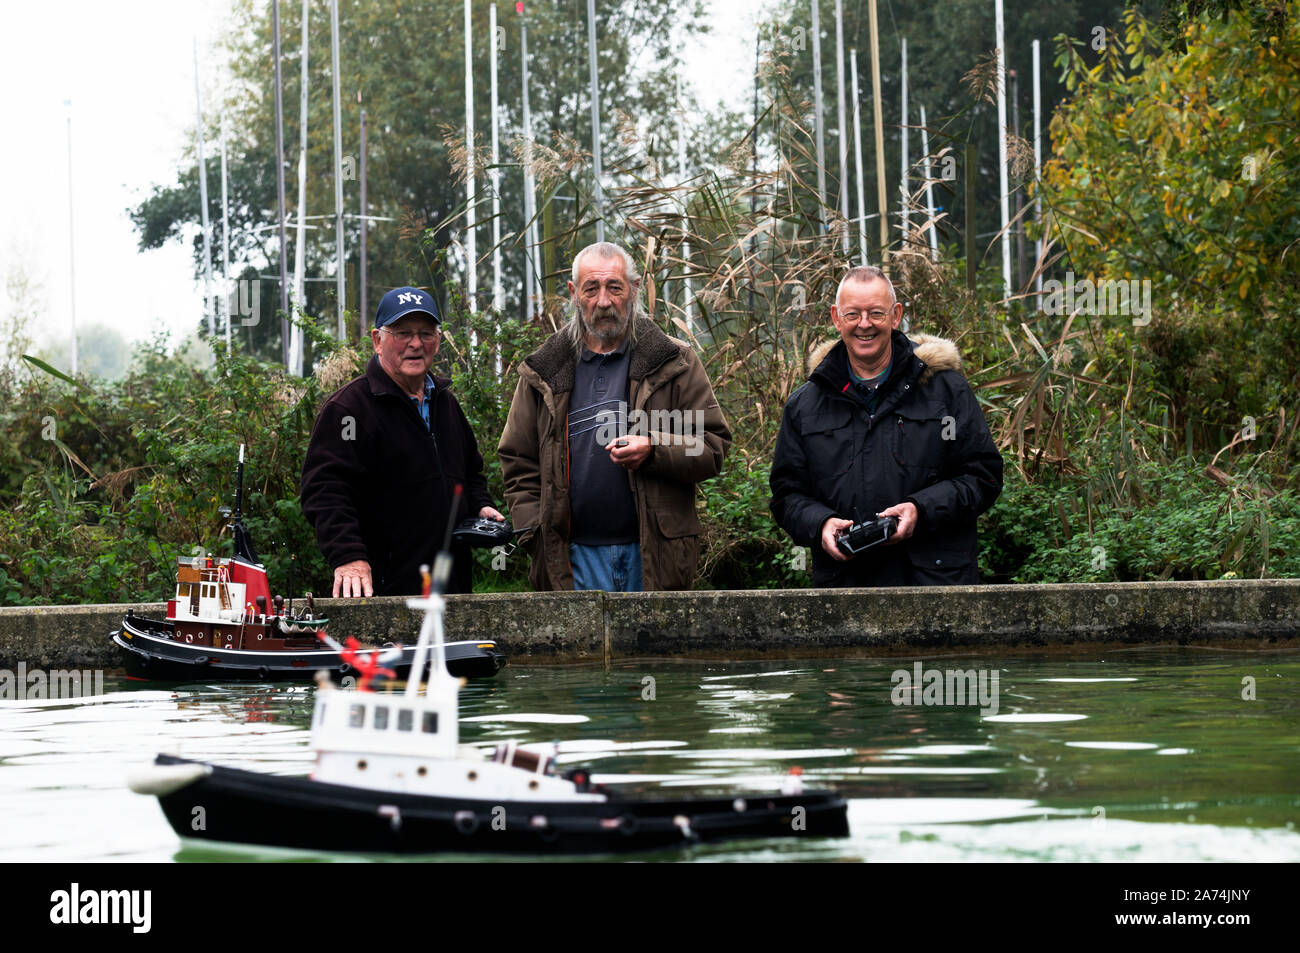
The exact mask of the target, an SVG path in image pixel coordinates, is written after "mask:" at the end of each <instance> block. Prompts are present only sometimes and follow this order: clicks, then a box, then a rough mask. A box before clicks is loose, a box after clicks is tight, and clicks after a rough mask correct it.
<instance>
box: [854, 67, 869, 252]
mask: <svg viewBox="0 0 1300 953" xmlns="http://www.w3.org/2000/svg"><path fill="white" fill-rule="evenodd" d="M849 67H850V71H851V72H852V74H853V155H854V158H855V160H856V161H855V164H856V165H857V168H858V248H859V251H860V253H861V256H862V264H864V265H867V264H870V262H869V261H868V260H867V183H866V179H865V178H864V177H863V175H862V106H861V94H860V93H859V92H858V51H857V50H850V51H849Z"/></svg>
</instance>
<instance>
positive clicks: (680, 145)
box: [677, 0, 816, 334]
mask: <svg viewBox="0 0 1300 953" xmlns="http://www.w3.org/2000/svg"><path fill="white" fill-rule="evenodd" d="M813 2H814V3H816V0H813ZM677 175H678V177H679V178H680V181H681V183H682V185H683V186H685V184H686V110H685V108H684V107H683V106H682V78H681V77H680V76H678V77H677ZM687 200H688V196H687V197H683V199H682V233H683V235H685V234H686V232H687V227H688V225H689V223H690V217H689V216H688V215H687V214H686V202H687ZM682 267H683V269H684V272H683V277H682V310H683V311H684V312H685V318H686V329H687V330H688V331H690V332H691V333H692V334H694V333H695V320H694V319H695V303H694V301H693V300H692V296H693V292H692V291H691V279H690V274H691V243H690V242H689V241H687V240H686V239H685V238H683V239H682Z"/></svg>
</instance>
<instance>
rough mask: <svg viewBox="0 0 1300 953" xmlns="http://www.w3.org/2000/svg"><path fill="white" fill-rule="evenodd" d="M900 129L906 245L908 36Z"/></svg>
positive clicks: (900, 185) (908, 225)
mask: <svg viewBox="0 0 1300 953" xmlns="http://www.w3.org/2000/svg"><path fill="white" fill-rule="evenodd" d="M898 131H899V137H900V139H901V145H902V149H901V150H900V157H901V159H902V162H901V165H902V167H903V168H902V172H901V174H900V175H899V178H898V191H899V192H900V193H901V194H902V197H903V209H902V215H901V216H900V217H901V219H902V223H903V241H902V245H903V246H905V245H906V244H907V232H908V229H909V228H911V227H912V218H911V216H910V215H909V214H908V211H907V205H908V199H909V198H911V195H910V194H909V191H908V182H907V171H908V161H907V160H908V156H907V37H903V121H902V123H901V124H900V125H899V127H898ZM900 247H901V246H900Z"/></svg>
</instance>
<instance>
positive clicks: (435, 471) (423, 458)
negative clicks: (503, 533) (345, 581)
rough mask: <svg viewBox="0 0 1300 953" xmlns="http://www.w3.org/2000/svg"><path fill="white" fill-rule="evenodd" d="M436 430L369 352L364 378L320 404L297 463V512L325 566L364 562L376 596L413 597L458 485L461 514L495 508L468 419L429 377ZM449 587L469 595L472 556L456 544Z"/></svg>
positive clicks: (444, 383)
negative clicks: (299, 470) (311, 532)
mask: <svg viewBox="0 0 1300 953" xmlns="http://www.w3.org/2000/svg"><path fill="white" fill-rule="evenodd" d="M435 384H436V387H435V390H434V392H433V395H432V397H431V399H430V405H429V418H430V422H431V423H432V433H430V432H429V430H428V429H426V428H425V426H424V421H423V420H421V419H420V412H419V411H418V410H416V408H415V405H414V403H412V401H411V399H410V397H408V396H407V395H406V394H405V393H404V392H403V391H402V390H401V388H399V387H398V386H397V383H396V382H395V381H394V380H393V379H392V378H391V377H389V376H388V374H386V373H385V372H384V369H383V368H382V367H380V366H379V360H378V358H375V357H372V358H371V359H370V363H369V364H367V365H366V372H365V374H363V375H362V376H361V377H358V378H357V379H356V380H354V381H352V382H351V383H349V384H347V385H346V386H345V387H343V388H341V389H340V390H339V391H338V392H337V393H335V394H334V396H332V397H331V398H330V399H329V400H328V401H326V402H325V406H324V407H322V408H321V412H320V415H319V416H318V417H317V418H316V426H315V427H314V428H313V430H312V435H311V444H310V445H309V446H308V448H307V456H306V458H305V459H304V460H303V465H302V486H301V500H302V512H303V515H304V516H305V517H306V518H307V521H308V522H309V523H311V525H312V527H313V528H314V529H315V531H316V542H317V544H318V545H319V546H320V549H321V552H322V553H324V554H325V558H326V559H327V560H329V564H330V567H331V568H337V567H338V566H341V565H343V564H344V563H349V562H353V561H354V560H358V559H364V560H366V561H367V562H368V563H370V571H371V574H372V576H373V578H374V586H375V594H376V595H415V594H418V593H419V591H420V574H419V568H420V565H421V564H422V563H427V564H428V565H429V566H432V565H433V558H434V556H435V555H436V554H437V552H438V549H439V547H441V545H442V540H443V536H444V534H445V532H446V529H447V520H448V517H449V515H450V509H451V499H452V490H453V488H454V487H455V485H456V484H458V483H459V484H461V485H462V486H463V487H464V498H463V500H462V501H461V505H460V511H459V512H458V513H457V517H456V518H457V520H458V521H459V520H461V519H464V518H465V517H466V516H477V515H478V512H479V510H480V509H482V508H483V507H484V506H492V505H494V504H493V502H492V498H491V496H489V495H488V490H487V480H486V479H485V478H484V476H483V457H482V456H481V455H480V454H479V452H478V444H477V442H476V441H475V440H474V434H473V433H471V432H470V428H469V421H467V420H466V419H465V414H464V412H463V411H462V410H461V408H460V404H459V403H457V401H456V398H455V397H453V396H452V394H451V392H450V390H449V389H448V388H449V386H450V384H451V382H450V381H449V380H447V379H446V378H436V379H435ZM453 553H454V555H455V562H454V564H453V568H452V574H451V580H450V584H449V587H448V591H449V592H470V591H471V589H472V584H473V578H472V565H473V563H472V559H471V557H470V552H469V550H468V549H466V548H463V547H455V548H453Z"/></svg>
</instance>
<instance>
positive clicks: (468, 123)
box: [465, 0, 478, 343]
mask: <svg viewBox="0 0 1300 953" xmlns="http://www.w3.org/2000/svg"><path fill="white" fill-rule="evenodd" d="M477 224H478V223H477V222H476V221H475V209H474V30H473V20H472V17H471V13H470V0H465V258H466V262H465V294H466V297H467V298H468V299H469V300H468V302H467V304H468V307H469V309H470V310H471V311H473V310H474V309H475V308H477V307H478V245H477V244H476V243H475V240H474V239H475V234H474V229H475V227H476V226H477ZM471 341H474V337H473V335H471ZM474 343H477V341H474Z"/></svg>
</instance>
